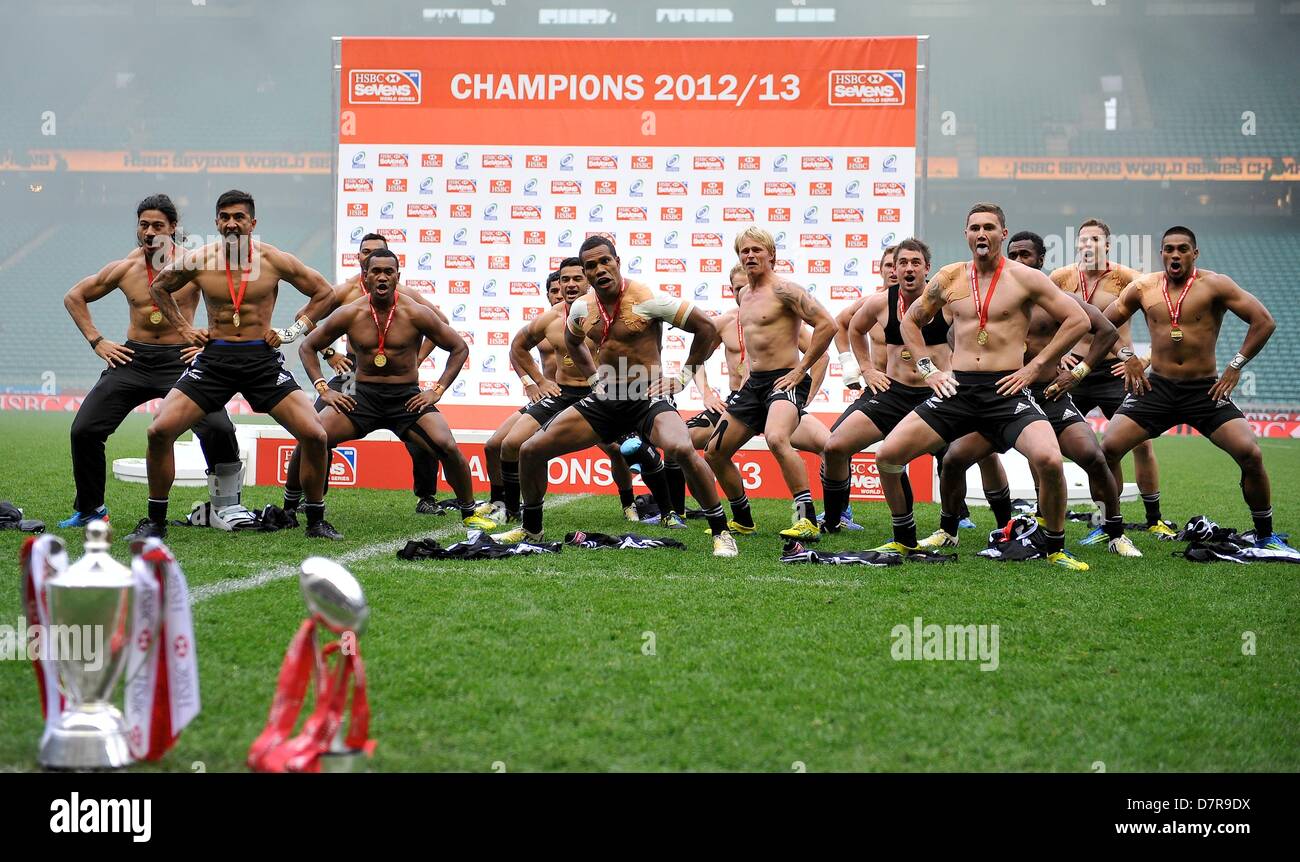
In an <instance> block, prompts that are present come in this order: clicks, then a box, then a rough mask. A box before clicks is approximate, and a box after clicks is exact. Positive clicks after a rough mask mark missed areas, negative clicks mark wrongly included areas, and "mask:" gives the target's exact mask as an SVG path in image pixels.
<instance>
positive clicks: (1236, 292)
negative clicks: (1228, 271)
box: [1219, 275, 1277, 359]
mask: <svg viewBox="0 0 1300 862" xmlns="http://www.w3.org/2000/svg"><path fill="white" fill-rule="evenodd" d="M1219 278H1220V279H1221V281H1222V283H1223V287H1222V293H1221V295H1222V299H1223V304H1224V305H1226V306H1227V307H1228V310H1229V311H1231V312H1232V313H1233V314H1235V315H1237V317H1239V318H1241V320H1242V321H1243V322H1245V324H1246V326H1247V329H1246V340H1245V341H1243V342H1242V343H1241V349H1240V350H1239V351H1237V352H1238V353H1240V354H1241V355H1242V356H1244V357H1246V358H1247V359H1254V358H1255V357H1256V356H1258V355H1259V352H1260V351H1261V350H1263V349H1264V345H1265V344H1267V343H1268V339H1269V338H1270V337H1271V336H1272V335H1273V331H1274V330H1276V329H1277V322H1276V321H1274V320H1273V315H1272V314H1270V313H1269V310H1268V309H1267V308H1265V307H1264V303H1262V302H1260V301H1259V300H1258V299H1257V298H1256V297H1255V296H1254V295H1253V294H1250V293H1247V292H1246V291H1245V290H1242V288H1241V287H1239V286H1238V285H1237V283H1236V282H1235V281H1233V280H1232V279H1230V278H1228V277H1227V276H1226V275H1220V276H1219Z"/></svg>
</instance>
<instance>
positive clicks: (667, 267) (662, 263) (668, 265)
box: [655, 257, 686, 272]
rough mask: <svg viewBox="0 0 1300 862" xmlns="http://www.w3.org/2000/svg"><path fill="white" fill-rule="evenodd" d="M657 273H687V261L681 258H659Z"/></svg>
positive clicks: (656, 263)
mask: <svg viewBox="0 0 1300 862" xmlns="http://www.w3.org/2000/svg"><path fill="white" fill-rule="evenodd" d="M655 272H686V261H684V260H682V259H681V258H680V257H657V258H655Z"/></svg>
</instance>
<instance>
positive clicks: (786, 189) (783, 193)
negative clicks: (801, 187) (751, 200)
mask: <svg viewBox="0 0 1300 862" xmlns="http://www.w3.org/2000/svg"><path fill="white" fill-rule="evenodd" d="M763 194H765V195H767V196H768V197H782V198H790V197H794V183H787V182H781V181H768V182H765V183H763Z"/></svg>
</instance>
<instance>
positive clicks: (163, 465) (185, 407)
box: [132, 189, 334, 538]
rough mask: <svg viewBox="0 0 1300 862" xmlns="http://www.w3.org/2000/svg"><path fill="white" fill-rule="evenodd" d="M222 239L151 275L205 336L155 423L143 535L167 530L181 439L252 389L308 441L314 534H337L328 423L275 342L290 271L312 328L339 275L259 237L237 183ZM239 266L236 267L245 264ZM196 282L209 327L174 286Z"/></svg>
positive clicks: (225, 207)
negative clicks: (329, 510) (330, 517)
mask: <svg viewBox="0 0 1300 862" xmlns="http://www.w3.org/2000/svg"><path fill="white" fill-rule="evenodd" d="M216 209H217V219H216V223H217V230H218V232H220V234H221V236H222V239H221V240H220V241H218V242H214V243H210V244H208V245H205V246H204V247H203V248H200V249H197V250H195V251H192V252H189V253H187V254H185V255H183V256H182V257H180V258H179V259H177V260H174V261H173V262H172V263H171V264H170V265H168V266H167V268H166V269H164V270H162V272H160V273H158V277H157V278H155V279H154V281H153V283H152V284H151V285H149V292H150V294H151V295H152V296H153V301H154V302H155V303H157V305H158V307H159V309H160V310H161V311H162V313H163V315H164V316H165V317H166V318H167V319H168V320H169V321H171V323H172V325H173V326H175V327H176V328H177V329H178V330H179V331H180V333H181V335H182V336H183V337H184V338H185V340H186V341H188V342H189V343H190V344H193V345H196V346H202V347H203V352H201V353H200V354H199V355H198V356H197V357H195V359H194V361H193V362H192V363H190V367H189V368H187V369H186V370H185V373H184V374H182V375H181V376H180V379H179V380H177V381H176V383H175V385H174V386H173V387H172V390H171V391H170V392H168V393H167V398H166V399H165V400H164V401H163V405H162V409H161V410H160V411H159V413H158V415H157V417H155V418H154V420H153V423H152V424H151V425H150V426H149V432H148V437H149V450H148V457H147V465H148V472H149V516H148V517H147V518H142V519H141V520H140V523H139V524H137V525H136V530H135V533H133V534H132V535H133V536H134V537H139V538H144V537H148V536H157V537H159V538H161V537H163V536H166V535H167V496H168V494H169V493H170V492H171V487H172V481H173V479H174V478H175V475H176V461H175V457H174V455H173V453H172V444H173V443H175V442H176V438H177V437H179V436H180V435H181V434H183V433H184V432H185V431H186V430H188V429H189V428H191V427H192V426H193V425H194V423H195V422H197V421H198V420H199V419H200V418H201V417H202V416H203V415H204V414H205V413H211V412H212V411H214V410H218V409H220V408H221V407H222V406H223V405H225V403H226V402H227V401H229V400H230V398H231V397H232V396H233V395H234V394H235V393H236V392H241V393H243V395H244V397H245V398H246V399H248V403H249V404H250V405H251V406H252V408H253V409H254V410H257V411H259V412H265V413H270V414H271V416H272V417H273V418H274V419H275V421H277V422H279V423H280V425H281V426H283V427H284V428H285V430H287V431H288V432H289V433H290V434H292V435H293V436H294V437H295V438H297V440H298V443H299V445H301V446H302V447H303V451H304V458H305V459H306V460H305V461H304V462H303V465H302V473H303V486H304V487H305V488H306V491H307V505H306V510H307V535H308V536H328V535H329V534H331V533H333V532H334V530H333V528H332V527H330V526H329V525H328V524H326V523H325V500H324V489H325V470H326V457H327V455H328V450H327V449H326V447H325V439H326V438H325V429H324V428H322V427H321V424H320V421H319V420H318V419H317V418H316V411H315V410H313V409H312V406H311V401H310V400H309V399H308V398H307V395H306V393H304V392H303V391H302V390H301V389H299V388H298V384H297V383H296V382H294V379H293V375H292V374H290V373H289V372H288V371H286V370H285V368H284V357H282V356H281V355H280V352H279V351H278V350H276V349H275V348H273V347H271V346H270V345H269V344H267V342H266V337H265V336H266V334H267V331H268V329H269V327H270V323H271V312H272V311H273V310H274V308H275V299H276V295H277V293H278V291H279V284H280V281H281V280H284V281H287V282H289V283H290V284H291V285H293V286H294V288H295V289H296V290H297V291H298V292H299V293H302V294H304V295H305V296H308V297H310V298H311V302H310V303H308V305H307V313H306V315H305V316H304V318H303V319H300V320H299V321H298V322H297V323H296V324H295V326H296V327H298V328H299V329H306V328H308V327H310V326H311V325H313V324H314V322H315V321H317V320H319V319H320V318H322V317H324V316H325V315H326V314H328V313H329V311H330V310H331V308H332V307H333V303H334V294H333V292H332V291H331V290H330V284H329V282H328V281H326V280H325V278H324V277H323V276H322V275H321V274H320V273H319V272H317V271H316V270H314V269H312V268H310V267H308V266H307V265H306V264H304V263H303V262H302V261H300V260H298V258H296V257H294V256H293V255H291V254H289V253H288V252H285V251H281V250H280V249H278V248H276V247H275V246H273V245H270V244H269V243H264V242H261V241H256V242H255V241H254V239H253V229H254V228H255V227H256V226H257V218H256V217H255V215H254V212H255V211H254V204H253V197H252V195H250V194H248V193H247V192H241V191H238V190H233V189H232V190H231V191H228V192H225V193H224V194H222V195H221V197H219V198H217V208H216ZM236 273H237V274H236ZM191 282H196V283H197V284H198V288H199V291H200V292H202V294H203V301H204V304H205V307H206V308H207V312H208V328H207V329H196V328H194V326H193V325H192V324H191V323H190V320H189V318H187V317H186V316H185V314H184V313H183V312H182V311H181V309H180V307H179V306H178V305H177V304H176V299H175V297H174V296H173V294H175V293H177V292H178V291H180V290H181V289H182V288H184V287H185V286H186V285H187V284H190V283H191Z"/></svg>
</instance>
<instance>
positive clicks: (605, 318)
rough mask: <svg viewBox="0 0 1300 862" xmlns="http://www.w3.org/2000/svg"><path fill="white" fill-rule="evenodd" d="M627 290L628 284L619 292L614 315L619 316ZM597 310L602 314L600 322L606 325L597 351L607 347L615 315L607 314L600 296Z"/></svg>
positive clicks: (597, 301) (597, 296)
mask: <svg viewBox="0 0 1300 862" xmlns="http://www.w3.org/2000/svg"><path fill="white" fill-rule="evenodd" d="M626 289H627V282H624V283H623V286H622V287H621V288H619V290H618V298H617V299H616V300H615V301H614V314H618V309H619V306H621V305H622V304H623V291H624V290H626ZM596 310H597V311H599V312H600V320H601V322H602V323H603V324H605V328H604V331H603V332H601V334H600V344H599V345H598V346H597V348H596V349H597V350H599V349H600V348H601V347H604V346H605V341H606V340H607V339H608V338H609V330H610V329H611V328H612V327H613V326H614V315H613V314H606V313H605V305H604V303H602V302H601V301H600V294H599V293H597V294H596Z"/></svg>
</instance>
